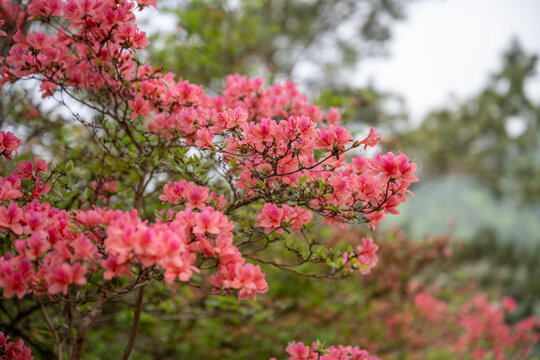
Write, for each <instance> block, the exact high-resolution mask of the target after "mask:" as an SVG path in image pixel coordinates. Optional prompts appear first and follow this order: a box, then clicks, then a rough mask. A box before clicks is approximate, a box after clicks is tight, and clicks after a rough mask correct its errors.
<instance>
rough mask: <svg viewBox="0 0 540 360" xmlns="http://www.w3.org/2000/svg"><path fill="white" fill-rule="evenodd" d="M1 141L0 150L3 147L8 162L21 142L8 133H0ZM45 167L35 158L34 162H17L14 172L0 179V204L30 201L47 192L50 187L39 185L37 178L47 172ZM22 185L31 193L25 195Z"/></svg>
mask: <svg viewBox="0 0 540 360" xmlns="http://www.w3.org/2000/svg"><path fill="white" fill-rule="evenodd" d="M2 139H4V140H5V141H3V143H4V145H1V144H0V149H2V147H3V149H4V152H3V154H4V155H5V157H6V158H7V159H8V160H9V159H11V158H12V156H11V153H12V152H15V153H16V152H17V149H18V148H19V146H20V144H21V140H20V139H19V138H17V137H16V136H15V135H13V133H11V132H9V131H8V132H7V133H4V132H3V131H0V142H2ZM47 167H48V165H47V162H45V161H44V160H41V159H37V158H36V159H34V162H31V161H25V160H22V161H19V163H18V164H17V169H15V171H13V172H12V173H11V174H10V175H9V176H7V177H5V178H4V177H0V203H3V202H6V201H8V200H15V199H23V200H32V199H36V198H41V197H42V196H43V195H44V194H46V193H47V192H49V190H50V189H51V186H50V185H49V184H41V178H40V177H39V176H38V174H39V173H41V172H45V171H47ZM23 185H25V188H27V189H29V190H31V191H32V192H30V191H27V192H26V193H25V191H23Z"/></svg>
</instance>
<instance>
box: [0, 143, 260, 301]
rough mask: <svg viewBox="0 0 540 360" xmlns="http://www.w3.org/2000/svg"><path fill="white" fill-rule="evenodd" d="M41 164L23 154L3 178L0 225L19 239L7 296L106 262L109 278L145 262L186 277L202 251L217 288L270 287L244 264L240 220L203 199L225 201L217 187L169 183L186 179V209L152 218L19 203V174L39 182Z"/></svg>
mask: <svg viewBox="0 0 540 360" xmlns="http://www.w3.org/2000/svg"><path fill="white" fill-rule="evenodd" d="M14 150H16V149H14ZM35 164H36V165H35V166H34V163H32V162H29V161H28V162H26V161H21V162H19V163H18V165H17V168H16V169H15V170H14V171H13V172H12V173H11V175H9V176H8V177H7V179H4V180H3V183H0V194H7V195H4V196H2V197H1V201H2V203H5V204H6V205H4V206H0V233H6V234H8V235H10V236H11V237H12V238H13V239H14V240H13V251H12V252H7V253H5V254H4V255H3V256H2V257H0V269H1V270H2V271H0V287H1V288H3V289H4V292H3V296H4V297H11V296H14V295H16V296H17V297H19V298H22V297H23V296H24V295H26V294H29V293H34V294H36V295H39V294H41V293H44V292H48V293H49V294H51V295H53V294H57V293H63V294H66V293H67V291H68V287H69V286H70V285H72V284H77V285H84V284H86V283H87V282H88V277H89V276H91V275H92V274H93V273H95V272H96V271H98V270H100V269H103V270H104V271H103V278H104V279H105V280H110V279H112V278H113V277H115V276H128V277H131V276H132V271H134V269H135V268H137V267H139V266H142V267H144V268H153V267H155V268H158V269H161V270H163V271H164V278H165V281H167V282H172V281H174V280H176V279H178V280H180V281H188V280H189V279H190V278H191V275H192V272H193V271H196V272H199V269H198V268H197V266H196V265H195V264H196V260H197V259H198V258H199V257H204V258H209V259H213V260H214V261H215V262H216V264H217V268H218V270H217V273H216V274H213V275H212V276H211V277H210V279H209V280H210V282H211V283H212V284H213V285H214V286H215V287H216V289H218V290H219V289H222V290H236V291H238V297H239V298H240V299H247V298H253V299H255V298H256V294H257V293H264V292H266V291H267V289H268V285H267V283H266V280H265V277H264V274H263V273H262V272H261V270H260V268H259V266H254V265H252V264H246V263H245V260H244V258H243V257H242V254H241V253H240V251H239V250H238V248H237V247H236V246H234V245H233V234H232V230H233V229H234V224H233V223H232V222H231V221H229V220H228V219H227V217H226V216H225V215H224V214H223V213H222V212H220V211H219V210H216V209H214V208H213V207H211V206H206V205H205V203H210V197H211V198H212V199H213V200H212V203H213V204H214V205H216V206H223V203H222V202H220V200H222V201H223V199H220V198H219V197H216V196H215V194H211V196H210V197H209V193H210V192H209V190H208V189H207V188H204V187H198V186H196V185H195V184H193V183H188V182H185V181H181V182H177V183H174V185H172V186H171V185H166V189H169V188H170V189H171V190H172V189H175V190H176V191H177V193H175V194H174V196H177V195H178V191H180V190H179V188H178V186H182V189H184V190H185V195H186V201H187V205H186V209H185V210H184V211H180V212H177V213H176V214H172V213H171V216H170V219H168V221H167V222H163V221H161V222H156V223H154V224H148V223H147V222H146V221H142V220H141V219H140V218H139V216H138V214H137V212H136V210H133V211H131V212H127V213H124V212H121V211H111V210H106V209H101V208H95V209H93V210H87V211H83V210H78V211H76V212H72V213H68V212H66V211H63V210H62V211H61V210H58V209H56V208H54V207H52V206H51V205H50V204H49V203H46V202H44V203H40V202H39V201H38V200H37V199H34V200H33V201H28V202H26V204H24V205H23V206H20V205H19V203H18V202H17V201H13V200H18V199H22V200H25V201H26V199H25V198H24V197H23V194H22V192H21V190H20V183H21V180H27V179H34V178H35V179H36V183H37V184H39V182H38V181H37V180H39V177H38V176H37V175H38V173H39V172H42V171H46V170H47V164H46V163H45V162H44V161H42V160H39V159H36V160H35ZM13 183H15V186H14V185H13ZM8 184H9V185H8ZM178 184H181V185H178ZM46 185H47V186H48V184H46ZM32 194H34V193H32ZM169 195H171V194H169ZM171 196H172V195H171ZM181 196H183V193H182V194H181ZM33 197H34V195H31V196H30V197H29V200H31V199H32V198H33ZM165 197H166V196H165ZM167 199H170V200H173V202H174V201H175V199H176V200H178V199H177V198H174V199H171V198H170V197H167ZM8 201H9V204H7V202H8Z"/></svg>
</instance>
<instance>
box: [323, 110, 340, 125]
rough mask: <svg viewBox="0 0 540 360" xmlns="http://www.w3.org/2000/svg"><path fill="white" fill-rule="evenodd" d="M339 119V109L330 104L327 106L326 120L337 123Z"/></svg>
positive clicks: (332, 123)
mask: <svg viewBox="0 0 540 360" xmlns="http://www.w3.org/2000/svg"><path fill="white" fill-rule="evenodd" d="M340 119H341V114H340V113H339V109H338V108H336V107H332V106H331V107H329V108H328V113H326V122H327V123H328V124H330V125H337V124H339V120H340Z"/></svg>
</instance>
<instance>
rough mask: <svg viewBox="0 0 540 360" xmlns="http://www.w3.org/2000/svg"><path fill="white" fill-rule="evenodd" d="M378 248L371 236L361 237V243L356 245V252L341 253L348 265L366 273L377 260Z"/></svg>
mask: <svg viewBox="0 0 540 360" xmlns="http://www.w3.org/2000/svg"><path fill="white" fill-rule="evenodd" d="M378 250H379V245H377V244H375V243H374V242H373V239H372V238H370V237H368V238H362V244H360V245H357V246H356V252H350V253H349V252H345V253H343V260H344V262H345V264H346V265H349V267H352V268H353V269H355V268H358V270H359V271H360V273H362V274H364V275H366V274H369V273H370V272H371V269H372V268H374V267H375V265H377V262H378V261H379V258H378V256H377V251H378Z"/></svg>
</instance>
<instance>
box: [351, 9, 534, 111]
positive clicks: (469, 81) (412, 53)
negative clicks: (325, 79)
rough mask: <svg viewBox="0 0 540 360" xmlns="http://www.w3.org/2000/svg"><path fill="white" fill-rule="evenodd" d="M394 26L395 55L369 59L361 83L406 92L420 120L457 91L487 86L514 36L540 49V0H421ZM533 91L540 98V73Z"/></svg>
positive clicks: (359, 75) (392, 47)
mask: <svg viewBox="0 0 540 360" xmlns="http://www.w3.org/2000/svg"><path fill="white" fill-rule="evenodd" d="M393 29H394V31H393V39H392V41H391V44H390V46H389V52H390V54H389V57H388V58H386V59H375V60H366V61H365V62H364V63H363V64H362V67H361V68H360V69H359V71H358V73H357V83H358V84H359V85H361V84H365V82H366V81H367V80H369V79H371V80H373V82H374V83H375V84H376V85H378V86H379V87H380V88H382V89H383V90H391V91H393V92H396V93H398V94H401V95H403V96H404V97H405V100H406V102H407V105H408V109H409V111H410V113H411V115H412V118H413V119H414V120H416V121H418V120H419V119H420V118H421V117H422V116H423V115H424V114H425V113H426V112H427V111H428V110H430V109H433V108H434V107H435V106H437V105H441V104H444V103H445V102H447V101H448V99H449V98H450V96H451V95H454V96H457V98H464V97H466V96H467V95H471V94H474V93H475V91H477V90H479V89H481V87H482V85H483V84H485V83H486V81H487V78H488V76H489V74H490V73H492V72H493V71H495V70H497V69H498V67H499V66H500V64H501V54H502V52H503V51H504V50H505V49H506V48H508V46H509V44H510V41H511V39H512V38H513V37H518V38H519V40H520V41H521V43H522V45H523V46H524V48H525V49H526V50H528V51H534V52H536V53H539V54H540V0H421V1H418V2H413V3H412V4H410V5H409V6H408V7H407V19H406V21H405V22H402V23H398V24H396V25H394V28H393ZM529 90H530V91H531V93H533V96H535V97H536V98H539V97H540V80H539V77H538V76H537V77H536V81H535V84H534V86H532V87H531V88H530V89H529Z"/></svg>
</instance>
